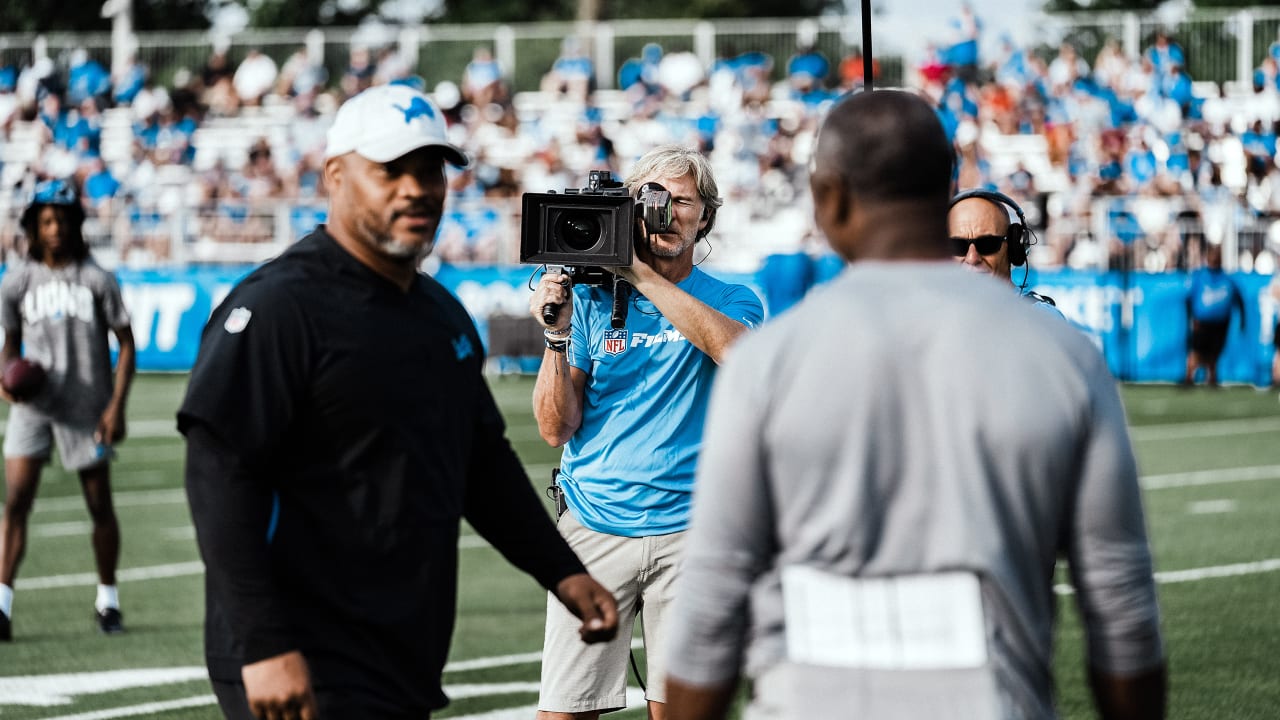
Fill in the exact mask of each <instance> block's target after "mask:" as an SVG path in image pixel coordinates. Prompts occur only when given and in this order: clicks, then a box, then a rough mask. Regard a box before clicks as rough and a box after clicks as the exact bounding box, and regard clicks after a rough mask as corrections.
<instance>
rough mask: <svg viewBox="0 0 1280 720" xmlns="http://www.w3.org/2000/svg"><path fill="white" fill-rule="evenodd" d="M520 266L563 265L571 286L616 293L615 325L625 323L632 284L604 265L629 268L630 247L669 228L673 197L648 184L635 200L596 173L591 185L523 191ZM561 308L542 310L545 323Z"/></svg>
mask: <svg viewBox="0 0 1280 720" xmlns="http://www.w3.org/2000/svg"><path fill="white" fill-rule="evenodd" d="M521 207H522V213H523V219H522V221H521V225H520V262H522V263H526V264H539V265H542V264H545V265H559V266H561V270H562V271H563V272H564V273H565V274H567V275H569V277H570V278H572V279H573V282H575V283H578V284H585V285H600V286H608V287H610V288H611V289H612V290H613V299H614V303H613V305H614V313H613V319H612V324H613V327H615V328H620V327H622V325H623V324H624V323H625V322H626V296H627V292H628V291H629V289H630V284H629V283H628V282H627V281H626V280H622V279H620V278H618V276H617V275H615V274H613V273H612V272H609V271H608V270H606V269H605V267H624V266H627V265H630V264H631V254H632V249H633V248H632V246H633V244H634V243H635V241H636V238H637V237H638V234H639V233H640V232H641V230H640V228H639V226H638V225H637V223H636V219H637V218H639V219H643V220H644V227H645V231H647V232H649V233H663V232H667V231H668V230H670V229H671V220H672V205H671V193H670V192H668V191H667V189H666V188H664V187H662V186H661V185H659V184H658V183H645V184H644V185H642V186H641V187H640V193H639V195H638V196H637V197H632V196H631V195H630V194H628V193H627V189H626V188H625V187H623V186H622V183H619V182H616V181H615V180H613V179H612V177H611V176H610V175H609V171H607V170H592V171H591V172H590V174H589V176H588V178H587V187H585V188H582V189H566V190H565V191H564V192H563V193H557V192H546V193H525V194H524V195H523V197H522V202H521ZM556 311H557V308H555V307H553V306H550V305H548V306H547V307H545V308H543V311H542V312H543V319H544V320H545V321H546V322H548V323H550V322H552V321H554V320H555V314H556Z"/></svg>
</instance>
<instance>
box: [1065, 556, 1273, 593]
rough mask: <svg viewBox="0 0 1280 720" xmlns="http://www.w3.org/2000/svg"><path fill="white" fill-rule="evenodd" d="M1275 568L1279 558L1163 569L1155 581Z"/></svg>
mask: <svg viewBox="0 0 1280 720" xmlns="http://www.w3.org/2000/svg"><path fill="white" fill-rule="evenodd" d="M1276 570H1280V558H1271V559H1270V560H1259V561H1257V562H1246V563H1235V564H1234V565H1213V566H1211V567H1202V568H1189V569H1187V570H1164V571H1161V572H1157V573H1156V582H1157V583H1159V584H1161V585H1170V584H1173V583H1184V582H1197V581H1199V580H1208V579H1210V578H1221V577H1235V576H1238V575H1259V574H1261V573H1266V572H1275V571H1276ZM1053 591H1054V592H1055V593H1057V594H1059V595H1071V594H1074V593H1075V588H1073V587H1071V586H1070V585H1068V584H1066V583H1059V584H1057V585H1054V586H1053Z"/></svg>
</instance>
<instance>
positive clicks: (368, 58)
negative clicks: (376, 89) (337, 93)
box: [341, 45, 377, 97]
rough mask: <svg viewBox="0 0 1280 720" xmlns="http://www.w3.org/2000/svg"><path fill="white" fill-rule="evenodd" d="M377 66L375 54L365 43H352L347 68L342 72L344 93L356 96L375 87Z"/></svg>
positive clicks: (347, 95)
mask: <svg viewBox="0 0 1280 720" xmlns="http://www.w3.org/2000/svg"><path fill="white" fill-rule="evenodd" d="M375 70H377V67H376V66H375V65H374V62H373V55H372V53H370V51H369V48H368V47H366V46H364V45H352V46H351V48H350V49H349V50H348V58H347V69H346V71H345V72H343V74H342V82H341V85H342V93H343V94H344V95H345V96H346V97H354V96H355V95H358V94H359V93H361V92H363V91H365V90H367V89H369V88H371V87H373V73H374V71H375Z"/></svg>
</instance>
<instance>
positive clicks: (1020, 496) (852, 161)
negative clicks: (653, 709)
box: [667, 90, 1166, 720]
mask: <svg viewBox="0 0 1280 720" xmlns="http://www.w3.org/2000/svg"><path fill="white" fill-rule="evenodd" d="M816 150H817V152H816V167H815V168H814V171H813V173H812V174H811V178H810V187H811V190H812V193H813V200H814V218H815V221H816V223H817V225H818V227H819V228H820V229H821V230H822V231H823V232H824V234H825V235H826V237H827V238H828V240H829V242H830V243H831V245H832V247H833V248H834V249H835V250H836V251H837V252H838V253H839V254H840V255H842V256H843V257H844V258H845V259H847V260H849V261H850V262H851V265H850V267H848V268H846V270H845V271H844V273H843V274H842V275H841V276H840V277H838V278H836V279H835V280H834V281H832V282H831V283H829V284H828V285H826V286H824V287H823V288H821V289H820V290H819V291H817V292H814V293H812V294H811V295H810V296H809V298H807V299H806V300H805V301H804V302H803V303H801V304H800V305H799V306H798V307H797V308H795V309H793V310H792V311H791V312H789V313H788V314H786V315H784V316H781V317H779V318H777V319H776V320H774V321H773V322H772V323H769V324H766V325H765V326H764V327H763V328H762V329H761V330H760V331H759V332H758V333H757V334H755V335H753V336H749V337H746V338H745V339H744V340H743V341H742V342H741V343H740V344H739V345H738V346H737V347H735V348H734V350H733V351H732V352H731V353H730V355H729V357H728V359H727V361H726V362H725V364H724V366H723V367H722V369H721V374H720V376H719V378H718V379H717V382H716V387H715V390H714V391H713V396H712V403H711V410H710V415H709V418H708V422H707V426H706V435H705V437H704V441H703V450H702V455H701V457H700V460H699V466H698V474H697V484H696V485H695V488H696V489H695V491H694V501H693V521H692V524H691V527H690V530H689V536H688V538H687V541H686V542H687V544H686V549H685V553H686V554H685V560H684V562H685V565H684V568H683V574H682V575H681V580H680V584H679V586H678V588H677V592H676V600H675V604H676V608H675V610H674V618H673V627H672V629H671V632H672V637H671V642H670V646H669V648H670V655H669V656H668V678H667V680H668V690H667V693H668V701H669V702H668V707H669V708H670V712H669V715H668V717H669V720H689V719H690V718H699V719H702V718H721V717H724V716H725V714H726V713H727V711H728V708H729V706H730V704H731V701H732V698H733V696H734V688H735V687H736V685H737V681H738V677H739V675H740V673H742V672H744V671H745V673H746V674H748V675H749V676H751V677H752V679H753V680H754V684H753V695H752V699H751V702H750V705H749V706H748V708H747V714H746V717H748V718H753V719H754V718H834V717H849V718H878V719H879V720H886V719H887V720H902V719H905V718H929V719H930V720H934V719H936V718H984V719H991V718H999V719H1005V718H1009V719H1012V718H1034V719H1048V718H1053V717H1055V710H1054V706H1053V674H1052V666H1051V663H1052V658H1053V627H1054V620H1055V615H1056V607H1057V598H1056V596H1055V594H1054V588H1053V583H1054V573H1055V564H1056V562H1057V561H1058V560H1059V559H1060V558H1065V559H1067V560H1068V562H1069V568H1070V579H1071V583H1072V585H1073V586H1074V589H1075V593H1074V599H1075V602H1076V604H1077V606H1078V607H1079V609H1080V615H1081V618H1082V625H1083V629H1084V635H1085V640H1086V646H1087V663H1088V670H1089V676H1090V681H1091V682H1090V687H1091V689H1092V691H1093V695H1094V698H1095V700H1096V702H1097V705H1098V708H1099V710H1100V714H1101V716H1102V717H1104V718H1160V717H1163V715H1164V709H1165V702H1166V665H1165V655H1164V646H1163V642H1162V638H1161V629H1160V614H1159V609H1158V606H1157V602H1156V592H1155V584H1154V578H1153V575H1152V561H1151V554H1150V550H1149V545H1148V540H1147V533H1146V529H1145V520H1144V516H1143V510H1142V503H1141V497H1140V493H1139V488H1138V475H1137V466H1136V461H1135V459H1134V455H1133V451H1132V447H1131V444H1130V441H1129V437H1128V430H1127V428H1126V424H1125V414H1124V409H1123V407H1122V405H1121V401H1120V395H1119V391H1118V388H1117V384H1116V382H1115V380H1114V379H1113V377H1112V376H1111V375H1110V373H1109V371H1108V370H1107V367H1106V364H1105V363H1104V361H1103V359H1102V357H1101V356H1100V354H1099V353H1098V351H1097V350H1096V349H1095V348H1094V346H1093V344H1092V343H1091V342H1090V340H1089V339H1088V338H1087V337H1085V336H1084V335H1083V334H1081V333H1079V332H1078V331H1076V330H1075V329H1073V328H1072V327H1071V326H1070V325H1069V324H1067V323H1057V322H1045V321H1044V320H1043V316H1042V314H1041V313H1040V312H1038V311H1037V310H1036V309H1035V307H1034V305H1033V304H1032V303H1021V302H1010V300H1009V295H1008V288H1007V287H1004V286H1002V285H1001V284H1000V283H993V282H990V281H989V280H987V279H985V278H982V277H978V276H976V275H974V274H972V273H969V272H966V271H965V270H964V269H963V268H961V267H959V265H958V264H957V263H955V261H954V259H953V257H952V250H951V248H950V245H949V242H948V236H947V221H946V217H947V200H948V189H949V185H950V178H951V157H952V155H951V148H950V146H949V143H948V142H947V139H946V136H945V133H944V132H943V130H942V127H941V126H940V124H939V122H938V120H937V117H936V116H935V114H934V112H933V109H932V107H931V106H930V105H929V104H928V103H927V102H925V101H924V100H922V99H921V98H919V97H917V96H915V95H913V94H911V93H907V92H900V91H892V90H882V91H875V92H868V93H862V94H859V95H854V96H852V97H850V98H848V99H846V100H844V101H842V102H840V103H838V104H836V105H835V106H834V107H833V108H832V109H831V111H830V114H829V115H828V117H827V118H826V120H825V122H824V125H823V127H822V129H821V131H820V133H819V136H818V143H817V148H816ZM993 379H998V383H999V390H998V391H996V392H992V381H993Z"/></svg>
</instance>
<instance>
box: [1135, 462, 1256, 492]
mask: <svg viewBox="0 0 1280 720" xmlns="http://www.w3.org/2000/svg"><path fill="white" fill-rule="evenodd" d="M1276 479H1280V465H1255V466H1253V467H1236V468H1221V469H1218V470H1194V471H1191V472H1181V473H1166V474H1164V475H1144V476H1142V478H1141V480H1140V482H1141V483H1142V489H1143V490H1166V489H1168V488H1177V487H1192V486H1197V485H1220V484H1222V483H1233V482H1243V481H1247V480H1276Z"/></svg>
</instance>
